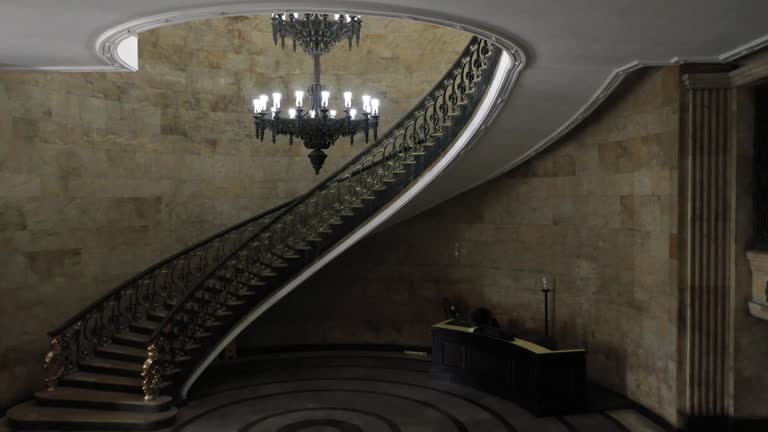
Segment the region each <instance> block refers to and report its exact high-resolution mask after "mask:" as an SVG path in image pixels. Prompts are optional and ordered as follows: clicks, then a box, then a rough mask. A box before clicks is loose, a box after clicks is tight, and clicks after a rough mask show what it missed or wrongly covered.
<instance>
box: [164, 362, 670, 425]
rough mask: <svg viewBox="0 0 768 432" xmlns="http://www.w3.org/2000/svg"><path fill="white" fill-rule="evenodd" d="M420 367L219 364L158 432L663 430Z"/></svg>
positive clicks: (423, 364) (629, 416)
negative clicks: (525, 405) (491, 389)
mask: <svg viewBox="0 0 768 432" xmlns="http://www.w3.org/2000/svg"><path fill="white" fill-rule="evenodd" d="M427 360H428V359H427ZM429 366H430V363H429V361H425V359H424V358H407V357H404V356H393V355H387V356H377V355H375V354H370V353H369V354H366V355H362V354H355V353H346V354H343V355H342V354H338V355H335V356H334V355H330V354H328V353H322V354H319V353H318V354H307V353H302V354H282V355H265V356H259V357H255V358H249V359H243V360H240V361H236V362H229V363H221V364H220V365H219V366H215V367H211V368H210V369H209V370H208V371H206V373H205V374H204V375H203V377H202V378H201V379H200V380H199V381H198V383H197V384H196V385H195V388H193V389H192V392H191V397H190V401H189V403H188V404H187V405H186V406H185V407H184V408H183V409H182V410H181V411H180V412H179V419H178V421H177V423H176V425H175V426H174V427H173V428H171V429H168V431H173V432H203V431H206V432H207V431H213V430H215V431H232V432H427V431H435V432H437V431H439V432H475V431H482V432H527V431H536V432H573V431H577V432H581V431H589V432H626V431H633V432H663V429H661V428H658V427H657V425H655V424H653V423H652V422H649V421H646V422H645V423H642V422H638V421H634V423H632V422H633V420H632V419H633V418H634V417H632V416H635V417H637V416H639V414H637V413H635V412H632V411H631V410H623V412H621V413H620V414H621V415H612V413H611V412H597V413H589V414H582V415H576V416H566V417H542V418H538V417H534V416H532V415H531V414H530V413H528V412H527V411H525V410H523V409H521V408H520V407H519V406H517V405H515V404H513V403H511V402H509V401H505V400H502V399H499V398H496V397H494V396H491V395H488V394H486V393H483V392H481V391H478V390H475V389H472V388H469V387H464V386H460V385H456V384H451V383H448V382H445V381H441V380H437V379H435V378H434V377H432V376H431V375H430V374H429V373H428V372H429ZM640 417H642V416H640ZM628 419H629V420H628ZM643 419H644V417H643ZM635 420H636V419H635ZM646 420H647V419H646ZM629 423H632V424H634V425H637V424H643V425H645V426H644V427H642V428H639V429H638V428H637V427H636V426H633V428H630V427H628V426H627V424H629Z"/></svg>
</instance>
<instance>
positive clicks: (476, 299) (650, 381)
mask: <svg viewBox="0 0 768 432" xmlns="http://www.w3.org/2000/svg"><path fill="white" fill-rule="evenodd" d="M679 103H680V76H679V70H678V69H677V68H675V67H670V68H664V69H649V70H643V71H640V72H638V73H636V74H635V75H633V76H632V77H630V78H629V79H628V81H627V82H625V84H624V85H623V87H622V89H621V90H620V91H618V92H616V93H614V94H613V96H612V97H611V99H610V100H609V101H608V102H606V103H605V104H604V105H603V107H602V108H601V109H600V110H599V111H598V112H596V113H595V114H594V115H593V116H592V117H591V118H590V119H588V120H587V121H586V122H584V123H583V124H582V125H581V126H580V127H579V128H577V130H575V131H573V132H572V133H570V134H569V135H568V136H567V137H566V138H564V139H563V140H562V141H561V142H559V143H558V144H555V145H554V146H552V147H551V148H549V149H547V150H545V151H544V152H542V153H541V154H539V155H538V156H536V157H534V158H533V159H532V160H530V161H528V162H527V163H525V164H524V165H523V166H521V167H519V168H518V169H515V170H514V171H512V172H509V173H507V174H505V175H503V176H501V177H499V178H497V179H495V180H492V181H490V182H488V183H486V184H483V185H481V186H478V187H477V188H475V189H473V190H471V191H468V192H466V193H463V194H461V195H460V196H457V197H455V198H453V199H451V200H450V201H448V202H445V203H443V204H440V205H438V206H436V207H434V208H432V209H430V210H428V211H426V212H424V213H422V214H420V215H418V216H416V217H414V218H412V219H410V220H407V221H405V222H402V223H400V224H397V225H395V226H393V227H390V228H388V229H386V230H385V231H383V232H380V233H378V234H376V235H373V236H371V237H370V238H367V239H365V240H363V241H362V242H360V243H359V244H357V245H355V246H354V247H353V248H351V249H350V250H349V251H347V252H346V253H345V254H344V255H343V256H341V257H340V258H338V259H337V260H336V261H334V262H333V263H331V264H330V265H328V266H327V267H326V268H324V269H323V270H322V271H320V272H319V273H318V275H316V276H315V277H314V278H313V279H311V280H310V281H308V282H307V283H305V284H304V285H303V286H302V287H301V288H299V289H297V290H296V291H295V292H293V293H291V294H290V295H289V296H287V297H286V299H285V300H284V301H283V302H281V303H279V304H278V305H276V306H275V307H274V308H273V309H271V310H270V311H268V312H267V313H266V314H265V315H264V316H263V317H262V318H261V319H259V320H257V321H256V322H255V323H254V324H253V325H252V326H251V327H250V328H249V329H247V330H246V331H245V332H244V333H243V334H242V335H241V336H240V338H239V339H238V343H239V345H240V346H241V347H245V348H249V347H257V346H272V345H283V344H287V345H302V344H395V345H411V346H413V345H416V346H427V345H429V344H430V326H431V325H432V324H434V323H435V322H438V321H441V320H443V319H445V314H444V312H443V309H442V304H441V302H442V299H443V298H444V297H448V298H454V299H462V300H463V302H465V303H466V304H467V307H469V308H474V307H479V306H486V307H488V308H489V309H490V310H491V311H493V313H494V314H495V315H496V317H497V318H498V320H499V321H500V322H501V324H502V325H503V326H505V327H510V328H512V329H513V331H515V332H518V333H519V334H521V335H526V334H538V335H540V334H542V333H543V322H544V321H543V310H542V309H543V300H542V294H541V291H540V289H541V277H542V276H544V275H546V276H547V277H551V278H554V280H555V290H556V322H555V327H554V332H555V334H556V335H557V338H558V340H559V342H560V345H561V346H565V347H585V348H587V349H588V373H589V376H590V378H591V379H592V380H594V381H597V382H598V383H599V384H602V385H604V386H606V387H608V388H611V389H613V390H615V391H618V392H621V393H623V394H625V395H627V396H628V397H629V398H631V399H633V400H636V401H638V402H640V403H642V404H644V405H646V406H648V407H649V408H651V409H652V410H654V411H655V412H658V413H660V414H661V415H663V416H664V417H665V418H666V419H667V420H669V421H671V422H673V423H674V422H675V421H676V412H675V411H676V406H677V402H676V389H675V383H676V366H675V365H676V362H677V323H678V321H677V320H678V317H677V305H678V293H677V271H678V270H677V266H678V263H677V251H676V247H675V245H676V239H677V152H678V139H679V137H678V134H679V125H678V123H679V119H678V113H679Z"/></svg>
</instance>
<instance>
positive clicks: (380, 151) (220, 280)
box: [147, 38, 500, 395]
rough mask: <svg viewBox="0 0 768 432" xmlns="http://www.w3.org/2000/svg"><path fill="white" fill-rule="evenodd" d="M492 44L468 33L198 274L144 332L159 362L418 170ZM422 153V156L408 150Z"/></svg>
mask: <svg viewBox="0 0 768 432" xmlns="http://www.w3.org/2000/svg"><path fill="white" fill-rule="evenodd" d="M499 54H500V50H499V49H497V48H495V47H493V46H492V45H491V44H490V43H489V42H488V41H486V40H483V39H479V38H473V39H472V40H471V41H470V43H469V45H468V46H467V48H466V49H465V50H464V52H463V53H462V55H461V56H460V57H459V59H458V60H457V61H456V63H454V65H453V66H452V67H451V68H450V70H449V71H448V72H447V73H446V75H445V76H444V77H443V79H442V80H440V81H439V83H438V84H437V85H436V86H435V87H434V88H433V90H432V91H431V92H430V93H429V94H428V95H427V96H426V97H425V98H424V99H423V101H422V102H421V103H420V104H418V105H417V106H416V107H415V108H414V109H413V110H412V111H411V112H409V113H408V114H407V115H406V116H405V117H403V119H401V120H400V121H399V122H398V123H397V124H396V125H395V126H394V127H393V128H392V129H391V130H390V131H389V132H388V133H387V134H385V135H384V136H383V137H382V138H380V139H379V140H378V141H377V142H375V143H374V144H373V145H371V146H369V147H368V148H366V149H365V150H364V151H363V152H362V153H360V154H359V155H358V156H357V157H355V158H353V159H352V160H351V161H349V162H348V163H347V164H345V165H344V166H343V167H342V168H341V169H339V170H338V171H337V172H336V173H334V174H333V175H331V176H330V177H329V178H328V179H327V180H326V181H324V182H323V183H321V184H319V185H318V186H316V187H315V188H313V189H312V190H311V191H310V192H308V193H307V194H305V195H303V196H302V197H300V198H299V199H297V200H296V201H294V202H293V203H292V204H291V205H290V206H288V207H287V208H286V209H285V210H284V211H283V212H281V213H280V215H279V217H276V218H274V219H273V220H272V221H271V222H269V223H268V224H266V225H265V226H264V227H263V228H262V229H261V231H260V232H259V233H258V234H257V235H255V236H254V237H253V238H252V239H251V240H249V241H247V242H245V243H244V244H243V245H242V246H241V247H240V248H239V249H237V250H235V251H233V252H232V253H231V254H230V256H229V257H228V259H226V260H225V263H224V264H222V265H221V266H218V267H216V268H212V269H211V270H210V271H209V272H208V274H207V275H206V276H205V277H203V278H200V279H199V280H200V282H199V284H198V286H197V287H196V288H195V289H193V290H190V291H189V294H188V295H187V297H186V298H185V299H183V301H181V302H179V303H178V304H177V305H176V306H175V307H174V308H173V309H172V310H171V311H169V312H168V314H167V316H166V318H165V319H164V321H163V323H162V325H161V326H160V327H159V328H158V330H157V331H155V332H154V333H153V335H152V338H151V345H150V348H149V352H150V353H151V354H152V355H156V353H159V356H156V358H157V359H158V361H159V363H160V364H161V368H162V369H163V370H165V371H166V372H170V371H173V372H174V373H176V375H174V376H175V380H176V381H177V383H178V381H179V377H183V376H185V374H184V372H185V371H189V370H191V369H192V367H193V365H194V364H195V362H196V361H199V360H200V359H199V357H200V356H199V354H200V353H201V352H206V349H207V348H208V347H207V346H206V344H210V343H211V340H215V339H216V338H215V336H216V335H217V334H220V332H221V329H225V328H228V327H227V325H226V324H227V322H229V324H234V322H235V320H237V319H238V318H239V316H240V314H242V313H246V312H247V311H248V310H250V309H251V308H252V307H253V306H254V305H255V304H258V302H259V301H261V300H263V299H264V298H266V297H267V296H268V295H269V293H271V292H272V290H274V289H277V288H279V287H280V286H282V284H283V283H285V282H286V281H287V280H288V279H289V278H290V277H291V276H292V275H293V274H294V271H300V269H301V268H303V267H304V265H305V264H307V263H309V262H311V261H312V260H313V259H315V258H316V257H318V256H320V255H321V254H322V253H323V252H324V251H325V250H326V249H327V248H329V247H331V246H332V245H333V244H334V243H335V239H336V238H339V237H338V236H339V235H342V234H343V233H339V232H338V231H344V230H343V229H340V228H339V227H342V226H345V225H346V226H347V228H348V229H347V231H349V230H351V229H353V228H354V226H356V225H355V224H354V223H353V224H350V223H348V222H347V221H345V219H346V218H353V217H354V216H356V213H364V214H365V213H366V212H365V211H362V209H366V203H368V202H373V201H375V200H377V194H383V195H386V193H385V191H388V189H396V190H393V191H391V192H392V193H389V194H388V196H387V198H392V197H394V196H395V195H396V194H397V193H399V192H400V191H402V190H403V189H404V188H405V187H407V185H408V184H410V182H411V181H413V180H414V179H415V178H416V177H418V176H419V175H421V174H422V173H423V172H424V171H426V169H427V168H428V165H430V163H431V162H432V161H434V159H436V158H437V157H438V156H439V155H440V154H442V152H443V150H444V149H446V148H447V147H449V146H450V144H451V143H452V142H453V139H454V138H455V137H456V136H457V135H458V134H459V132H460V130H461V129H462V128H463V127H464V125H465V124H466V122H467V121H468V120H469V118H470V117H471V113H472V112H473V111H474V109H475V107H476V105H477V104H478V103H479V101H480V100H481V98H482V94H483V93H484V90H485V87H486V86H487V84H488V82H489V81H490V79H491V77H492V72H493V69H494V68H490V67H488V66H489V64H494V65H495V63H496V61H497V60H498V56H499ZM478 89H480V90H481V91H476V90H478ZM428 153H429V154H430V156H431V157H432V159H430V158H426V159H425V158H421V160H417V158H418V157H419V156H426V155H427V154H428ZM419 165H420V166H419ZM386 202H388V200H382V201H381V202H380V203H379V204H380V206H379V208H380V207H381V206H383V205H384V204H385V203H386ZM362 221H364V218H363V219H362V220H360V218H358V222H360V223H361V222H362ZM334 234H337V235H334ZM334 237H335V238H334ZM180 370H181V373H179V372H180ZM147 395H150V393H147Z"/></svg>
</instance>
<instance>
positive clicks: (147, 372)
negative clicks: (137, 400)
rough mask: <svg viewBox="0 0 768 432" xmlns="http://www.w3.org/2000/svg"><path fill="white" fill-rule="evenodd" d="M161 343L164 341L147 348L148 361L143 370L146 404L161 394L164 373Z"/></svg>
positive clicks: (145, 362)
mask: <svg viewBox="0 0 768 432" xmlns="http://www.w3.org/2000/svg"><path fill="white" fill-rule="evenodd" d="M159 343H162V339H161V340H158V342H157V343H153V344H151V345H150V346H149V347H148V348H147V359H146V360H144V366H143V367H142V370H141V377H142V379H143V382H142V385H141V388H142V390H143V391H144V401H146V402H149V401H151V400H154V399H156V398H157V395H158V394H159V393H160V382H161V380H162V377H163V371H162V367H161V366H160V355H159V350H158V344H159Z"/></svg>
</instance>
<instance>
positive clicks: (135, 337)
mask: <svg viewBox="0 0 768 432" xmlns="http://www.w3.org/2000/svg"><path fill="white" fill-rule="evenodd" d="M150 336H151V335H148V334H141V333H136V332H132V331H128V332H123V333H120V334H117V335H115V336H114V337H113V338H112V340H113V341H114V342H116V343H117V344H119V345H125V346H130V347H134V348H143V349H146V348H147V346H149V343H150V341H151V338H150Z"/></svg>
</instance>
